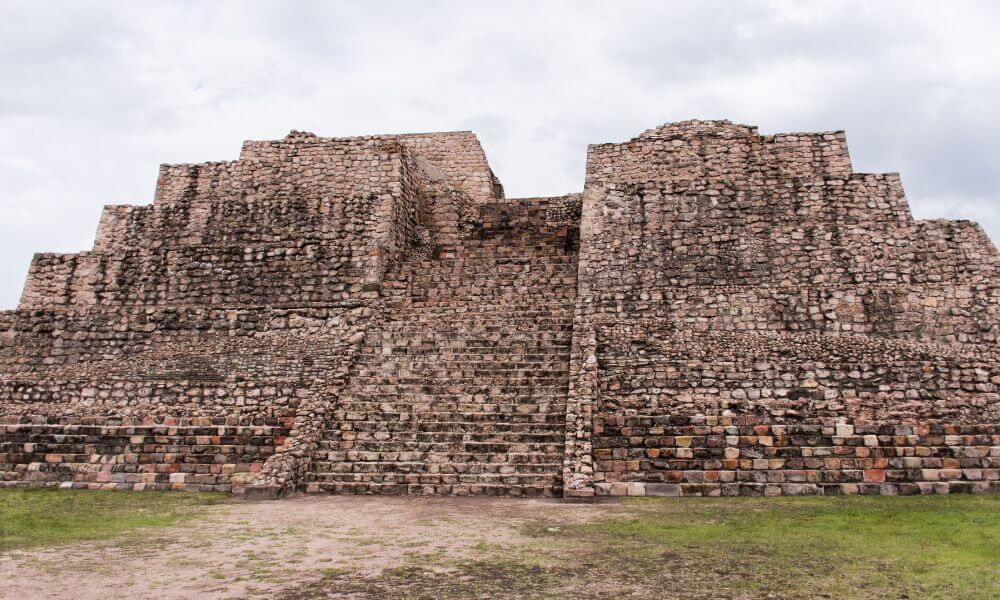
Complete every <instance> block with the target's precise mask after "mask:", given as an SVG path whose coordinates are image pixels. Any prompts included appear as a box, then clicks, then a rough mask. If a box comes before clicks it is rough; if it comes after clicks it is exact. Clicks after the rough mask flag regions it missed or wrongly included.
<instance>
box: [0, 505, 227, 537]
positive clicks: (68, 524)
mask: <svg viewBox="0 0 1000 600" xmlns="http://www.w3.org/2000/svg"><path fill="white" fill-rule="evenodd" d="M224 498H225V495H223V494H199V493H183V492H113V491H100V492H96V491H84V490H52V489H38V490H10V489H8V490H0V552H3V551H6V550H11V549H20V548H28V547H32V546H41V545H49V544H60V543H66V542H73V541H79V540H96V539H105V538H109V537H113V536H116V535H119V534H121V533H124V532H126V531H129V530H132V529H135V528H140V527H164V526H168V525H176V524H178V523H181V522H183V521H185V520H187V519H191V518H194V517H196V516H197V515H198V514H199V512H200V510H199V509H201V508H202V507H204V506H207V505H211V504H218V503H220V502H222V501H223V499H224Z"/></svg>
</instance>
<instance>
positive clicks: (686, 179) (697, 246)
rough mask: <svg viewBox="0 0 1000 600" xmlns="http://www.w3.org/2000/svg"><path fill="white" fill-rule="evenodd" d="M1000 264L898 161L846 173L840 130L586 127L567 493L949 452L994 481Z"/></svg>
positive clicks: (737, 487)
mask: <svg viewBox="0 0 1000 600" xmlns="http://www.w3.org/2000/svg"><path fill="white" fill-rule="evenodd" d="M998 266H1000V255H998V254H997V251H996V248H995V247H993V245H992V244H991V243H990V242H989V240H988V239H987V238H986V236H985V235H984V234H983V233H982V230H981V229H980V228H979V227H978V226H976V225H975V224H972V223H968V222H947V221H931V222H915V221H914V220H913V219H912V217H911V215H910V213H909V210H908V207H907V204H906V201H905V197H904V195H903V190H902V186H901V184H900V180H899V177H898V176H897V175H895V174H882V175H878V174H859V173H854V172H852V170H851V164H850V160H849V158H848V155H847V149H846V144H845V141H844V135H843V133H842V132H831V133H823V134H792V135H780V136H760V135H759V134H758V133H757V131H756V129H755V128H752V127H746V126H739V125H733V124H730V123H728V122H717V121H710V122H699V121H693V122H686V123H680V124H674V125H668V126H664V127H662V128H659V129H654V130H650V131H648V132H645V133H644V134H642V135H640V136H639V137H638V138H635V139H633V140H631V141H629V142H626V143H623V144H604V145H599V146H591V147H590V149H589V152H588V161H587V182H586V188H585V190H584V204H583V221H582V226H581V250H580V275H579V281H580V285H579V296H578V298H577V308H576V318H575V324H574V360H573V365H572V370H573V373H574V378H575V379H574V384H573V388H572V389H571V392H570V405H571V407H572V409H571V412H572V413H573V416H572V417H571V418H570V430H571V431H573V435H572V436H571V437H572V439H570V440H568V444H567V472H566V477H567V480H568V481H570V482H572V483H571V485H569V486H568V488H567V492H568V493H572V494H579V495H589V494H591V493H597V494H612V495H619V494H625V493H632V494H639V493H650V494H661V493H663V494H681V493H683V494H720V493H725V494H738V493H748V494H755V493H764V492H766V493H820V492H827V493H829V492H831V491H832V490H837V491H841V492H856V491H858V489H859V488H858V487H857V484H859V483H860V484H866V483H869V484H878V485H876V486H875V487H871V486H869V487H864V486H862V488H861V489H862V490H866V491H868V492H871V491H873V490H878V491H879V492H881V493H894V492H896V491H899V490H901V489H903V488H901V487H900V485H901V484H902V483H904V482H907V483H913V484H914V485H916V484H917V483H919V484H920V486H917V487H914V486H907V487H906V488H905V490H907V491H913V490H918V489H919V490H924V491H926V490H937V491H941V490H942V488H946V487H947V484H942V483H941V480H940V479H939V478H936V476H935V475H934V472H935V470H936V469H940V468H941V462H942V460H943V458H942V457H948V458H949V459H952V458H953V459H956V460H958V459H961V460H959V461H958V462H954V461H951V462H949V472H948V473H949V477H947V478H946V479H947V480H948V481H952V482H954V483H955V489H956V490H959V489H970V490H971V489H976V490H979V489H989V488H990V486H991V485H996V484H992V483H990V482H991V481H996V480H997V473H998V471H997V467H998V466H1000V461H998V460H997V458H998V457H1000V452H998V448H997V442H998V441H1000V437H998V436H997V434H1000V429H998V427H997V423H1000V409H998V406H1000V366H998V362H997V359H998V357H1000V352H998V346H997V340H998V338H997V335H998V331H1000V330H998V323H1000V320H998V318H997V317H998V315H1000V292H998V288H997V273H998ZM852 427H853V428H854V429H856V430H857V431H859V432H866V433H870V434H872V435H875V434H886V433H893V434H895V435H899V436H903V438H904V439H901V440H896V439H893V440H889V441H888V442H885V441H882V442H879V443H873V439H872V438H871V437H866V438H865V441H866V444H861V445H860V446H859V445H858V440H859V439H861V438H857V437H851V436H839V437H837V436H834V435H833V433H832V432H834V431H835V430H838V428H841V429H843V428H852ZM928 431H935V432H948V434H949V435H948V440H949V441H948V442H947V443H946V442H945V441H944V437H934V436H932V437H930V438H927V437H921V435H923V436H926V432H928ZM776 432H777V433H776ZM920 432H924V433H923V434H921V433H920ZM959 432H961V433H965V432H968V433H969V434H970V435H971V434H973V433H974V434H975V435H972V437H969V438H968V439H966V438H965V437H961V435H960V433H959ZM951 434H954V435H951ZM841 437H842V438H843V439H840V438H841ZM678 440H681V442H678ZM760 440H765V441H760ZM682 444H683V445H682ZM856 447H857V448H856ZM817 457H834V458H835V459H834V458H830V459H828V460H825V461H824V460H819V459H818V458H817ZM904 458H906V459H907V460H905V461H904V460H903V459H904ZM841 461H843V462H841ZM904 462H905V464H906V467H905V468H904ZM959 463H961V466H959ZM955 469H958V470H957V471H956V470H955ZM860 473H864V476H863V477H862V476H861V475H859V474H860ZM883 477H886V479H881V478H883ZM706 478H710V479H706ZM984 481H985V483H984ZM785 482H788V485H785ZM925 484H926V485H925ZM932 484H933V485H932Z"/></svg>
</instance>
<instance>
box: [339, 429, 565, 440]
mask: <svg viewBox="0 0 1000 600" xmlns="http://www.w3.org/2000/svg"><path fill="white" fill-rule="evenodd" d="M327 431H328V432H329V435H326V434H324V438H325V439H342V438H344V437H345V436H346V434H351V439H353V440H356V441H361V440H377V441H383V442H395V443H402V442H407V443H409V442H416V443H427V442H433V443H449V444H452V443H465V442H476V443H482V442H487V443H494V442H501V443H508V444H530V443H559V444H561V443H563V438H564V434H563V432H561V431H559V432H555V431H544V430H542V431H538V430H532V431H496V432H486V433H483V432H470V431H404V430H399V429H396V430H392V431H390V430H387V429H382V428H379V429H375V428H372V429H358V428H352V429H349V430H343V429H341V430H336V429H333V430H327Z"/></svg>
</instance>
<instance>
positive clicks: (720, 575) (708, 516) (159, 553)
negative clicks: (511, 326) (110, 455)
mask: <svg viewBox="0 0 1000 600" xmlns="http://www.w3.org/2000/svg"><path fill="white" fill-rule="evenodd" d="M53 493H58V492H53ZM93 493H94V494H98V493H100V492H93ZM130 498H131V497H130ZM150 498H151V499H152V498H153V497H150ZM49 500H51V498H50V499H49ZM998 501H1000V498H998V497H995V496H980V497H974V496H966V497H960V496H940V497H938V496H928V497H843V498H827V497H798V498H796V497H791V498H655V499H641V498H635V499H626V500H622V501H620V502H607V503H598V504H567V503H563V502H561V501H560V500H555V499H553V500H527V499H514V498H455V497H424V498H421V497H371V496H326V495H312V496H298V497H293V498H289V499H285V500H280V501H273V502H242V501H233V500H230V501H224V502H222V503H220V504H214V503H208V504H204V505H199V506H197V507H195V508H192V509H191V510H192V511H193V512H191V513H189V514H188V518H185V519H183V520H180V521H177V522H180V523H183V524H182V525H163V526H161V527H147V528H141V529H131V530H129V531H128V532H126V533H124V534H121V535H117V536H116V537H113V538H110V537H108V538H103V539H101V540H100V541H88V542H71V543H63V544H60V545H48V546H31V545H23V546H20V547H16V546H15V547H14V548H15V549H12V550H8V551H5V552H0V598H11V599H14V598H16V599H19V600H21V599H31V598H73V599H81V600H86V599H91V598H93V599H100V600H112V599H116V598H129V599H133V598H143V599H144V598H156V599H179V598H208V599H223V598H225V599H243V598H276V599H278V600H312V599H334V598H336V599H345V598H347V599H369V598H374V599H385V600H446V599H452V600H458V599H462V600H465V599H467V598H505V599H506V598H518V599H522V598H523V599H549V598H572V599H574V600H578V599H603V598H656V599H679V598H683V599H685V600H688V599H705V600H708V599H712V600H715V599H719V598H725V599H741V600H742V599H751V598H752V599H758V598H780V599H793V598H794V599H805V598H810V599H812V598H837V599H841V598H843V599H851V600H881V599H883V598H909V599H915V598H920V599H921V600H925V599H927V600H931V599H936V600H956V599H963V600H985V599H990V600H992V599H994V598H1000V570H998V569H997V562H996V556H997V555H998V554H997V552H998V549H1000V503H998ZM161 504H162V502H161ZM139 506H140V508H136V509H132V508H130V509H129V510H139V511H142V510H147V509H144V508H141V506H142V504H140V505H139ZM149 506H150V507H152V506H154V503H152V502H150V503H149ZM149 510H153V509H152V508H150V509H149ZM99 514H106V513H99ZM50 529H51V524H50Z"/></svg>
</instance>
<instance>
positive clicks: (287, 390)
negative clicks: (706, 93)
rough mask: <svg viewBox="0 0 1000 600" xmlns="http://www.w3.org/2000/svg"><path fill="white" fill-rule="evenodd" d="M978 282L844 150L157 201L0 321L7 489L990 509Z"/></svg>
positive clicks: (303, 140)
mask: <svg viewBox="0 0 1000 600" xmlns="http://www.w3.org/2000/svg"><path fill="white" fill-rule="evenodd" d="M998 268H1000V255H998V253H997V250H996V248H995V247H994V246H993V245H992V243H991V242H990V240H989V239H988V238H987V236H986V235H985V234H984V233H983V231H982V230H981V229H980V228H979V227H978V226H977V225H975V224H974V223H970V222H967V221H941V220H937V221H915V220H914V219H913V218H912V217H911V215H910V212H909V208H908V205H907V203H906V200H905V197H904V195H903V190H902V186H901V183H900V180H899V177H898V175H895V174H859V173H854V172H853V171H852V168H851V163H850V159H849V156H848V154H847V145H846V139H845V136H844V134H843V133H842V132H830V133H818V134H782V135H774V136H761V135H760V134H759V133H758V132H757V130H756V128H753V127H748V126H743V125H734V124H731V123H729V122H725V121H687V122H683V123H676V124H670V125H664V126H663V127H659V128H657V129H653V130H650V131H647V132H645V133H643V134H642V135H640V136H639V137H637V138H635V139H633V140H630V141H628V142H625V143H621V144H602V145H596V146H591V147H590V148H589V150H588V157H587V178H586V184H585V187H584V191H583V193H582V194H570V195H567V196H562V197H555V198H528V199H516V200H512V199H506V198H505V197H504V195H503V188H502V187H501V186H500V184H499V182H498V181H497V180H496V178H495V177H494V176H493V173H492V172H491V171H490V169H489V166H488V164H487V162H486V158H485V156H484V154H483V152H482V149H481V148H480V146H479V143H478V141H477V140H476V138H475V136H474V135H472V134H471V133H469V132H454V133H434V134H410V135H396V136H393V135H385V136H370V137H362V138H319V137H316V136H314V135H312V134H307V133H301V132H292V133H291V134H290V135H289V136H288V137H286V138H285V139H283V140H279V141H272V142H247V143H246V144H244V147H243V151H242V153H241V155H240V159H239V160H237V161H233V162H224V163H207V164H202V165H169V166H164V167H162V168H161V171H160V178H159V181H158V183H157V189H156V195H155V201H154V203H153V204H152V205H149V206H109V207H106V208H105V210H104V213H103V215H102V216H101V219H100V225H99V228H98V234H97V238H96V241H95V244H94V248H93V249H92V250H91V251H88V252H81V253H78V254H38V255H36V256H35V259H34V261H33V263H32V266H31V269H30V272H29V274H28V279H27V282H26V283H25V287H24V294H23V296H22V300H21V304H20V306H19V308H18V310H15V311H7V312H2V313H0V485H16V486H22V485H52V486H61V487H79V488H92V489H185V490H222V491H232V492H235V493H245V494H247V495H248V496H251V497H260V498H274V497H280V496H282V495H284V494H286V493H288V492H290V491H293V490H304V491H309V492H323V491H329V492H339V493H413V494H517V495H559V494H562V495H563V496H565V497H570V498H581V499H586V498H590V497H593V496H606V495H636V496H639V495H651V496H653V495H655V496H663V495H666V496H681V495H694V496H718V495H725V496H734V495H757V496H760V495H780V494H830V495H832V494H896V493H899V494H929V493H938V494H940V493H967V492H988V491H997V490H998V489H1000V349H998V339H1000V338H998V332H1000V329H998V327H1000V325H998V319H997V317H998V313H1000V292H998V286H997V275H998Z"/></svg>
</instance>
